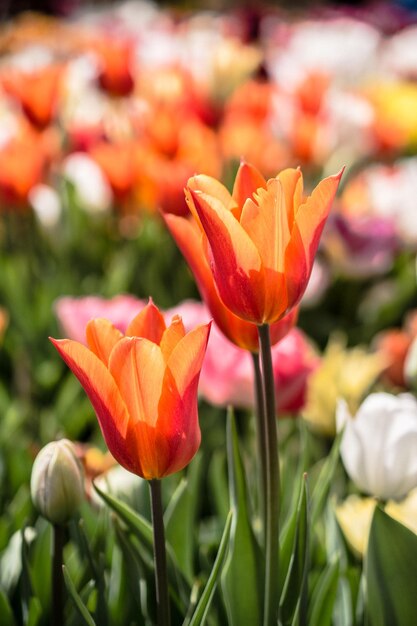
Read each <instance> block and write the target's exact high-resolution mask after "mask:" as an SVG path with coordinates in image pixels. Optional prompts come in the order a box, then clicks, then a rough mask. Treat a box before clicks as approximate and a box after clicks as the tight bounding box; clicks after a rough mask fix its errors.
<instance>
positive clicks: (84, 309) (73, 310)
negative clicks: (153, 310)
mask: <svg viewBox="0 0 417 626" xmlns="http://www.w3.org/2000/svg"><path fill="white" fill-rule="evenodd" d="M145 305H146V302H144V300H139V298H135V296H130V295H120V296H115V297H114V298H111V299H106V298H102V297H100V296H84V297H80V298H72V297H70V296H65V297H62V298H59V299H58V300H57V301H56V302H55V313H56V316H57V318H58V322H59V324H60V326H61V329H62V331H63V334H64V335H65V337H69V338H70V339H74V340H75V341H79V342H80V343H84V344H85V343H86V338H85V328H86V326H87V323H88V322H89V321H90V320H92V319H94V318H96V317H102V318H104V319H107V320H109V321H110V322H112V324H114V325H115V326H116V328H118V329H119V330H120V331H121V332H122V333H125V332H126V329H127V327H128V325H129V323H130V322H131V321H132V319H133V318H134V317H135V316H136V315H137V313H138V312H139V311H140V310H141V309H143V307H144V306H145Z"/></svg>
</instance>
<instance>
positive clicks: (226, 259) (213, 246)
mask: <svg viewBox="0 0 417 626" xmlns="http://www.w3.org/2000/svg"><path fill="white" fill-rule="evenodd" d="M190 193H191V195H192V197H193V200H194V205H195V208H196V210H197V213H198V215H199V217H200V220H201V223H202V225H203V228H204V231H205V233H206V235H207V239H208V241H209V244H210V254H211V259H210V261H211V263H212V271H213V274H214V279H215V282H216V285H217V288H218V291H219V295H220V297H221V299H222V300H223V302H224V304H225V305H226V306H227V307H228V308H229V309H230V310H231V311H233V313H235V314H236V315H238V316H239V317H241V318H243V319H246V320H247V321H251V322H255V323H262V322H263V318H262V312H263V304H264V289H265V285H264V276H263V271H262V262H261V257H260V255H259V252H258V250H257V249H256V246H255V245H254V243H253V242H252V241H251V239H250V237H249V235H248V234H247V233H246V231H245V230H244V228H242V226H241V225H240V224H239V222H238V221H237V220H236V219H235V218H234V216H233V215H232V214H231V213H230V211H228V210H227V209H225V208H224V206H223V205H222V204H221V202H219V200H217V198H212V197H211V196H207V195H205V194H202V193H196V192H193V191H192V190H191V191H190Z"/></svg>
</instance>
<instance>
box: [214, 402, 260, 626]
mask: <svg viewBox="0 0 417 626" xmlns="http://www.w3.org/2000/svg"><path fill="white" fill-rule="evenodd" d="M227 457H228V468H229V489H230V500H231V505H232V510H233V523H232V529H231V535H230V549H229V552H228V555H227V560H226V563H225V565H224V568H223V571H222V575H221V583H222V590H223V596H224V601H225V605H226V611H227V615H228V620H229V624H230V625H231V626H242V624H260V623H261V611H260V607H261V603H260V594H259V585H260V576H259V575H258V546H257V544H256V540H255V536H254V533H253V530H252V525H251V520H250V517H249V511H248V498H247V487H246V479H245V473H244V469H243V463H242V459H241V456H240V451H239V442H238V437H237V432H236V425H235V421H234V416H233V413H232V411H229V414H228V418H227Z"/></svg>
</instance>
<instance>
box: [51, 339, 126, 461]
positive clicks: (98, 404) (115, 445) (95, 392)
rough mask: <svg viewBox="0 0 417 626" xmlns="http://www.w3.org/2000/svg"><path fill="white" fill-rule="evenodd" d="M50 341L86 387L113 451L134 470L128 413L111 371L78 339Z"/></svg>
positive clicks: (113, 453) (107, 441) (115, 456)
mask: <svg viewBox="0 0 417 626" xmlns="http://www.w3.org/2000/svg"><path fill="white" fill-rule="evenodd" d="M51 342H52V343H53V345H54V346H55V348H56V349H57V351H58V352H59V354H60V355H61V357H62V359H63V360H64V361H65V363H66V364H67V365H68V367H69V368H70V369H71V370H72V372H73V373H74V374H75V376H76V377H77V378H78V380H79V381H80V383H81V385H82V386H83V387H84V390H85V392H86V393H87V395H88V397H89V399H90V402H91V404H92V405H93V408H94V410H95V412H96V415H97V418H98V421H99V424H100V427H101V431H102V433H103V437H104V439H105V441H106V444H107V446H108V448H109V450H110V452H111V453H112V455H113V456H114V458H115V459H116V460H117V461H118V462H119V463H120V464H121V465H123V467H125V468H126V469H128V470H130V471H133V472H135V467H136V462H135V459H134V458H133V457H132V456H131V454H130V453H129V450H128V449H127V447H126V437H127V433H128V429H129V413H128V411H127V407H126V405H125V403H124V401H123V398H122V396H121V395H120V393H119V390H118V388H117V385H116V383H115V381H114V379H113V377H112V375H111V374H110V372H109V371H108V369H107V368H106V367H105V365H104V364H103V362H102V361H101V360H100V359H99V358H98V357H97V356H96V355H95V354H93V352H91V351H90V350H89V349H88V348H86V347H85V346H83V345H82V344H80V343H78V342H77V341H72V340H70V339H61V340H56V339H52V338H51ZM135 473H136V472H135Z"/></svg>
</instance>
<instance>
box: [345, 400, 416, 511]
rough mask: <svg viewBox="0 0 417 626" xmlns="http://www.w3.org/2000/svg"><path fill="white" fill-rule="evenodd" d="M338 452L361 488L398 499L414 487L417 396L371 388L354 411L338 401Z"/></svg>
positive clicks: (384, 498)
mask: <svg viewBox="0 0 417 626" xmlns="http://www.w3.org/2000/svg"><path fill="white" fill-rule="evenodd" d="M336 422H337V429H338V431H340V430H341V429H343V428H344V434H343V435H342V437H343V438H342V443H341V449H340V453H341V457H342V460H343V464H344V466H345V468H346V471H347V473H348V474H349V476H350V478H351V479H352V480H353V482H354V483H355V484H356V485H357V487H359V489H361V490H362V491H364V492H366V493H369V494H371V495H373V496H376V497H377V498H381V499H383V500H386V499H388V498H395V499H399V498H401V497H403V496H405V495H406V494H407V493H408V492H409V491H410V490H411V489H412V488H413V487H416V486H417V400H416V399H415V398H414V397H413V396H412V395H411V394H401V395H399V396H394V395H392V394H389V393H373V394H371V395H369V396H368V397H367V398H366V400H365V401H364V402H363V403H362V405H361V406H360V408H359V410H358V412H357V414H356V416H354V417H353V416H352V415H351V414H350V412H349V409H348V406H347V404H346V402H345V401H344V400H339V404H338V407H337V415H336Z"/></svg>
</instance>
